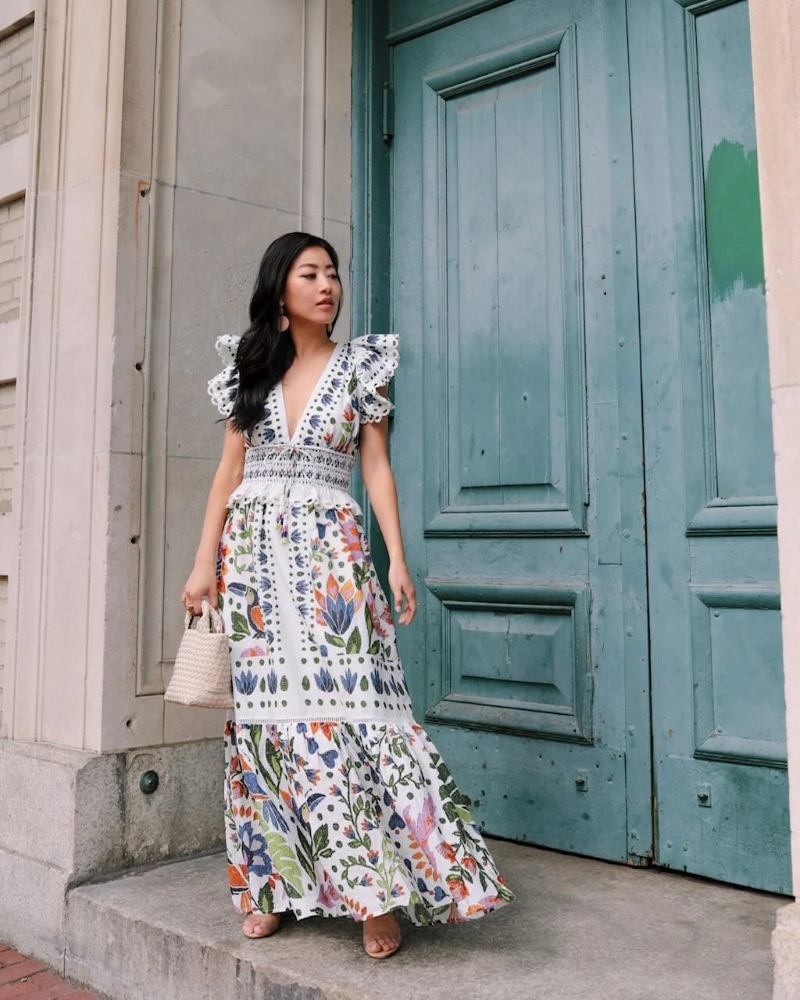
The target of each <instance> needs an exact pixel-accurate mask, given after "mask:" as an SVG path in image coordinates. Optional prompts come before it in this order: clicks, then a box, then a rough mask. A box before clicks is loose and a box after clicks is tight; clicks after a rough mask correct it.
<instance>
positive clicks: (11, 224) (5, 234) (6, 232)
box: [0, 202, 25, 243]
mask: <svg viewBox="0 0 800 1000" xmlns="http://www.w3.org/2000/svg"><path fill="white" fill-rule="evenodd" d="M12 204H13V202H12ZM24 230H25V222H24V219H23V217H22V215H19V216H17V217H9V219H8V221H7V222H5V223H3V231H2V233H1V234H0V236H2V240H3V243H8V242H10V241H11V240H17V239H20V238H21V237H22V235H23V233H24Z"/></svg>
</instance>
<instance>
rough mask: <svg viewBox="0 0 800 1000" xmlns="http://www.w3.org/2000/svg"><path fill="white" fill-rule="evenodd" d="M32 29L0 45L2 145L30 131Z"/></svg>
mask: <svg viewBox="0 0 800 1000" xmlns="http://www.w3.org/2000/svg"><path fill="white" fill-rule="evenodd" d="M32 56H33V25H32V24H29V25H27V27H25V28H22V29H20V30H19V31H15V32H14V34H13V35H9V36H8V37H7V38H4V39H3V40H2V41H0V142H8V140H9V139H13V138H15V137H16V136H18V135H22V134H23V133H25V132H27V131H28V118H29V117H30V104H31V60H32Z"/></svg>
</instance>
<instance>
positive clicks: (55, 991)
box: [0, 941, 102, 1000]
mask: <svg viewBox="0 0 800 1000" xmlns="http://www.w3.org/2000/svg"><path fill="white" fill-rule="evenodd" d="M17 998H20V1000H21V998H24V1000H102V998H101V997H98V996H97V994H96V993H87V992H86V990H84V989H81V987H80V986H73V985H71V984H70V983H68V982H66V981H65V980H63V979H59V978H58V976H56V975H54V974H53V973H52V972H51V971H50V969H48V968H47V967H46V966H44V965H41V964H40V963H39V962H34V961H33V959H31V958H26V957H25V956H24V955H20V953H19V952H18V951H13V950H12V949H11V948H9V947H8V945H5V944H3V942H2V941H0V1000H17Z"/></svg>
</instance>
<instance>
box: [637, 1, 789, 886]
mask: <svg viewBox="0 0 800 1000" xmlns="http://www.w3.org/2000/svg"><path fill="white" fill-rule="evenodd" d="M629 12H630V16H629V30H630V52H631V73H632V93H633V132H634V150H635V163H636V178H637V183H636V209H637V222H638V238H639V248H640V270H639V284H640V296H639V299H640V307H641V325H642V371H643V398H644V426H645V455H646V480H647V524H648V531H647V544H648V567H649V583H650V622H651V663H652V679H653V747H654V778H655V798H656V802H657V829H658V839H657V852H656V858H657V860H658V862H659V863H661V864H663V865H667V866H669V867H671V868H680V869H686V870H688V871H691V872H698V873H700V874H702V875H708V876H711V877H713V878H718V879H723V880H726V881H731V882H738V883H741V884H744V885H752V886H757V887H760V888H766V889H771V890H773V891H777V892H790V891H791V880H790V865H789V852H788V843H789V817H788V791H787V780H786V743H785V732H784V704H783V675H782V653H781V634H780V611H779V607H780V605H779V593H778V565H777V545H776V537H775V534H776V508H775V486H774V478H773V451H772V434H771V426H772V425H771V412H770V394H769V375H768V367H767V338H766V317H765V304H764V268H763V261H762V256H761V233H760V219H759V201H758V168H757V156H756V140H755V123H754V111H753V90H752V86H753V85H752V72H751V66H750V39H749V30H748V10H747V4H746V3H745V2H743V0H737V2H728V3H725V2H720V0H713V2H709V0H706V2H700V3H697V2H689V0H680V2H676V0H648V2H645V3H642V2H641V0H633V2H631V3H629Z"/></svg>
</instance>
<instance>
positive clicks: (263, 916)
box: [242, 913, 281, 938]
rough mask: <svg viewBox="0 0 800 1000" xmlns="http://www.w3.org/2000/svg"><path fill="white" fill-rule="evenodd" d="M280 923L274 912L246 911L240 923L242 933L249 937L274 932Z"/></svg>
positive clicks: (268, 934) (258, 936)
mask: <svg viewBox="0 0 800 1000" xmlns="http://www.w3.org/2000/svg"><path fill="white" fill-rule="evenodd" d="M280 925H281V918H280V917H279V916H278V915H277V914H276V913H248V914H247V917H246V918H245V922H244V923H243V924H242V934H244V936H245V937H249V938H265V937H269V936H270V935H271V934H274V933H275V931H276V930H277V929H278V928H279V927H280Z"/></svg>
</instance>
